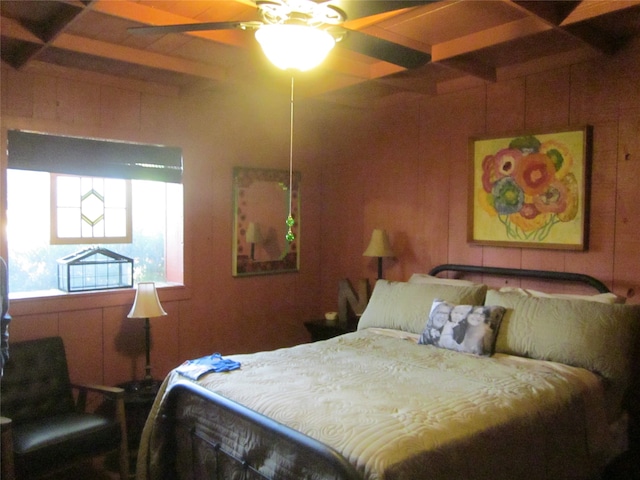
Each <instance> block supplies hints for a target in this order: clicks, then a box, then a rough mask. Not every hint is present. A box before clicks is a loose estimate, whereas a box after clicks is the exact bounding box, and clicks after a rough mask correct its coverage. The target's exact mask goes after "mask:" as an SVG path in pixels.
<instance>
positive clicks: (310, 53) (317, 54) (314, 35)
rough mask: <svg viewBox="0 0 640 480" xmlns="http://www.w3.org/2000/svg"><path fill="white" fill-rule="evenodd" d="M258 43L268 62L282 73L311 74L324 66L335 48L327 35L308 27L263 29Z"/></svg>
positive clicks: (260, 31) (278, 25) (263, 27)
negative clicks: (298, 72)
mask: <svg viewBox="0 0 640 480" xmlns="http://www.w3.org/2000/svg"><path fill="white" fill-rule="evenodd" d="M256 40H258V43H260V46H261V47H262V51H263V52H264V54H265V55H266V56H267V58H268V59H269V61H271V63H273V64H274V65H275V66H276V67H278V68H281V69H282V70H288V69H295V70H300V71H303V72H304V71H306V70H310V69H311V68H313V67H316V66H318V65H320V63H322V61H323V60H324V59H325V58H326V56H327V54H328V53H329V52H330V51H331V49H332V48H333V47H334V45H335V44H336V41H335V39H334V38H333V37H332V36H331V34H329V33H328V32H326V31H325V30H320V29H318V28H314V27H308V26H305V25H288V24H284V25H283V24H277V25H264V26H262V27H260V28H259V29H258V30H257V31H256Z"/></svg>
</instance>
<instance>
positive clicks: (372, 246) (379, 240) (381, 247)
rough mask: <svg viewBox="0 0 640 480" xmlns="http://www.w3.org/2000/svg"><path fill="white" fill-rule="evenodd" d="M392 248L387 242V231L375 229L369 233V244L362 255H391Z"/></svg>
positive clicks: (392, 254)
mask: <svg viewBox="0 0 640 480" xmlns="http://www.w3.org/2000/svg"><path fill="white" fill-rule="evenodd" d="M394 255H395V254H394V253H393V249H392V248H391V245H390V244H389V237H388V236H387V232H386V231H385V230H381V229H375V230H374V231H373V233H372V234H371V240H370V241H369V246H368V247H367V249H366V250H365V251H364V253H363V254H362V256H364V257H393V256H394Z"/></svg>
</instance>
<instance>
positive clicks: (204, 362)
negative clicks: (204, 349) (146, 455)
mask: <svg viewBox="0 0 640 480" xmlns="http://www.w3.org/2000/svg"><path fill="white" fill-rule="evenodd" d="M238 368H240V362H236V361H235V360H231V359H229V358H223V357H222V355H220V354H219V353H214V354H212V355H207V356H206V357H200V358H196V359H195V360H187V361H186V362H184V363H183V364H182V365H180V366H179V367H178V368H176V371H177V372H178V373H179V374H180V375H184V376H185V377H187V378H190V379H191V380H198V379H199V378H200V377H201V376H202V375H204V374H205V373H213V372H228V371H230V370H237V369H238Z"/></svg>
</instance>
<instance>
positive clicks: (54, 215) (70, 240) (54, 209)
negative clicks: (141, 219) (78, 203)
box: [49, 173, 133, 245]
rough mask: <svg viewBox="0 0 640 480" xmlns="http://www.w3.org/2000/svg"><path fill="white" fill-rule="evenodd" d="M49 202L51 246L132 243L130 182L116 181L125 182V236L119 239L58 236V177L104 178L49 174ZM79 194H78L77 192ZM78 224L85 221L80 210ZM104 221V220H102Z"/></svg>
mask: <svg viewBox="0 0 640 480" xmlns="http://www.w3.org/2000/svg"><path fill="white" fill-rule="evenodd" d="M50 177H51V201H50V205H49V208H50V212H51V213H50V217H51V233H50V242H51V244H52V245H72V244H112V243H131V242H132V234H131V232H132V229H133V221H132V215H131V180H128V179H118V180H122V181H124V182H125V196H126V198H125V217H126V219H125V235H124V236H120V237H113V236H111V237H110V236H106V235H105V236H80V237H61V236H59V235H58V209H59V208H60V207H59V205H58V203H59V202H58V182H57V180H58V178H60V177H75V178H99V179H106V178H105V177H95V176H87V175H68V174H57V173H51V174H50ZM79 193H80V192H79ZM79 214H80V215H79V217H80V218H78V222H79V223H81V222H83V221H85V220H84V219H83V218H82V208H80V210H79ZM102 221H104V220H102Z"/></svg>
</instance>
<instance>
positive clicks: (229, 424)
mask: <svg viewBox="0 0 640 480" xmlns="http://www.w3.org/2000/svg"><path fill="white" fill-rule="evenodd" d="M151 442H152V443H154V442H155V444H156V445H155V449H158V448H159V450H156V451H157V454H155V455H154V462H155V465H151V464H149V479H150V480H152V479H153V480H173V479H176V480H187V479H188V480H200V479H205V478H206V479H207V480H212V479H224V480H227V479H234V480H236V479H237V480H254V479H255V480H264V479H268V480H276V479H277V480H303V479H309V480H311V479H313V480H316V479H318V480H320V479H323V480H324V479H327V480H328V479H335V480H361V478H362V477H361V476H360V474H359V473H358V472H357V471H356V470H355V468H354V467H353V466H352V465H351V464H350V463H349V462H347V460H346V459H345V458H344V457H342V456H341V455H340V454H339V453H338V452H336V451H335V450H334V449H332V448H330V447H328V446H327V445H325V444H323V443H321V442H319V441H317V440H315V439H313V438H311V437H308V436H307V435H304V434H302V433H300V432H298V431H296V430H293V429H291V428H289V427H287V426H285V425H282V424H281V423H278V422H276V421H275V420H272V419H270V418H268V417H266V416H264V415H262V414H259V413H257V412H255V411H254V410H251V409H249V408H247V407H245V406H243V405H241V404H239V403H236V402H234V401H232V400H229V399H227V398H225V397H223V396H221V395H219V394H216V393H214V392H212V391H210V390H207V389H206V388H204V387H202V386H200V385H198V384H196V383H192V382H189V381H186V380H185V381H179V382H176V383H175V384H173V385H171V386H170V387H169V389H168V391H167V393H166V395H165V398H164V399H163V404H162V406H161V408H160V411H159V414H158V419H157V421H156V424H155V425H154V427H153V431H152V435H151ZM154 472H155V473H154Z"/></svg>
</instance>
